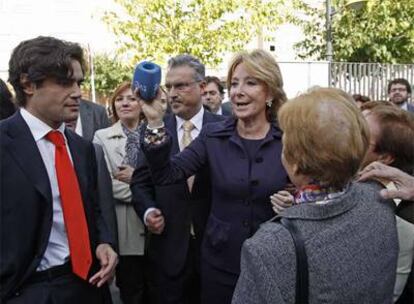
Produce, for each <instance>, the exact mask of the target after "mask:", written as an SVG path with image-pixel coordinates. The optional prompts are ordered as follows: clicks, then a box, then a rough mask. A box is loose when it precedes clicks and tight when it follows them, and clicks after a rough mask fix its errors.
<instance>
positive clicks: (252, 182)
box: [250, 179, 259, 186]
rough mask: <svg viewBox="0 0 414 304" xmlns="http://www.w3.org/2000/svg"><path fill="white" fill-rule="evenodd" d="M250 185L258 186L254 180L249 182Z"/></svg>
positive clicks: (257, 182)
mask: <svg viewBox="0 0 414 304" xmlns="http://www.w3.org/2000/svg"><path fill="white" fill-rule="evenodd" d="M250 184H251V185H252V186H257V185H258V184H259V181H258V180H257V179H254V180H252V181H251V182H250Z"/></svg>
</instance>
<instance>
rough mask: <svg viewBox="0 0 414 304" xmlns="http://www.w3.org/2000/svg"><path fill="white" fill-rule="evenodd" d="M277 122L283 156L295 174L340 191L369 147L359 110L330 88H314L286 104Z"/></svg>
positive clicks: (367, 130)
mask: <svg viewBox="0 0 414 304" xmlns="http://www.w3.org/2000/svg"><path fill="white" fill-rule="evenodd" d="M278 119H279V124H280V127H281V129H282V130H283V131H284V136H283V145H284V148H283V154H284V157H285V159H286V161H287V162H289V163H290V164H295V165H297V168H298V171H297V172H298V173H300V174H303V175H305V176H307V177H310V178H312V179H314V180H317V181H319V182H320V183H321V184H323V185H326V186H331V187H335V188H338V189H340V188H342V187H343V186H344V185H345V184H346V183H347V182H349V181H350V180H351V179H352V178H353V177H354V175H355V174H356V172H357V171H358V170H359V168H360V166H361V163H362V161H363V159H364V156H365V153H366V151H367V148H368V144H369V129H368V126H367V123H366V121H365V119H364V117H363V116H362V114H361V112H360V110H359V109H358V107H357V106H356V105H355V103H354V102H350V101H349V100H348V99H346V98H345V97H344V96H343V94H339V93H338V91H337V90H333V89H326V88H322V89H316V90H313V91H311V92H309V93H305V94H302V95H300V96H298V97H296V98H294V99H292V100H290V101H288V102H287V103H285V104H284V105H283V106H282V107H281V109H280V111H279V113H278Z"/></svg>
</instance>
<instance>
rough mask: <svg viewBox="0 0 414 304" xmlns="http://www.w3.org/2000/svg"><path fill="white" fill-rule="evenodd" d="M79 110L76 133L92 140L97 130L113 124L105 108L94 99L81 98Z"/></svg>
mask: <svg viewBox="0 0 414 304" xmlns="http://www.w3.org/2000/svg"><path fill="white" fill-rule="evenodd" d="M79 112H80V115H79V118H78V120H77V123H76V133H77V134H79V135H80V136H82V137H83V138H85V139H86V140H88V141H92V139H93V136H94V134H95V131H97V130H100V129H105V128H108V127H109V126H110V125H111V123H110V121H109V119H108V115H107V114H106V110H105V108H104V107H103V106H101V105H99V104H96V103H93V102H92V101H89V100H85V99H81V101H80V108H79Z"/></svg>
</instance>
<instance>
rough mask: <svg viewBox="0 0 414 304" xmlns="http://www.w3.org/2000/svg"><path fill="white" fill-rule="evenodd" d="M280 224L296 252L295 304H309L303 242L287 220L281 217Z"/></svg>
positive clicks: (306, 264)
mask: <svg viewBox="0 0 414 304" xmlns="http://www.w3.org/2000/svg"><path fill="white" fill-rule="evenodd" d="M280 223H281V224H282V226H283V227H285V228H286V229H287V230H288V231H289V233H290V235H291V236H292V239H293V243H294V245H295V251H296V296H295V303H296V304H308V303H309V281H308V280H309V274H308V257H307V255H306V250H305V242H304V241H303V238H302V236H301V235H300V232H299V231H298V229H297V228H296V226H295V225H294V224H293V223H292V221H290V220H289V219H287V218H285V217H282V218H281V219H280Z"/></svg>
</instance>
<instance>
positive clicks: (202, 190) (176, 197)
mask: <svg viewBox="0 0 414 304" xmlns="http://www.w3.org/2000/svg"><path fill="white" fill-rule="evenodd" d="M204 75H205V69H204V65H202V64H201V63H200V61H199V60H198V59H197V58H195V57H193V56H190V55H180V56H177V57H174V58H172V59H170V60H169V62H168V70H167V74H166V84H165V87H166V91H167V93H168V100H169V102H170V106H171V109H172V112H173V114H174V115H171V116H167V117H166V118H165V120H164V123H165V127H166V129H167V130H168V131H169V132H170V133H171V135H172V137H173V148H172V151H171V157H173V155H174V154H176V153H178V152H180V151H181V150H183V149H184V148H185V146H186V145H188V144H189V141H190V140H191V139H194V138H195V137H196V136H198V134H199V133H200V131H201V128H202V127H203V125H205V124H206V123H209V122H214V121H219V120H222V119H224V118H223V117H222V116H218V115H214V114H211V113H209V112H208V111H205V110H204V108H203V107H202V101H201V96H202V93H203V92H204V89H205V82H204ZM131 190H132V196H133V204H134V206H135V208H136V210H137V212H138V215H139V216H140V217H141V218H142V219H143V221H144V223H145V224H146V226H147V227H148V230H149V231H151V233H152V234H151V235H150V237H149V240H148V258H149V262H150V270H149V271H150V273H151V274H153V283H154V284H155V292H154V295H155V296H157V299H156V301H155V303H157V304H165V303H171V304H172V303H174V304H178V303H188V304H190V303H191V304H197V303H199V302H200V275H199V270H200V245H201V239H202V236H203V234H204V227H205V224H206V221H207V217H208V214H209V209H210V187H209V180H208V178H207V176H206V172H205V170H204V171H203V172H202V173H200V174H197V175H196V176H194V177H192V178H190V179H189V180H188V181H184V182H181V183H179V184H174V185H169V186H155V187H154V186H153V184H152V180H151V175H150V173H149V172H148V168H147V167H146V166H145V165H142V166H140V167H138V168H137V169H136V170H135V172H134V175H133V178H132V182H131Z"/></svg>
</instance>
